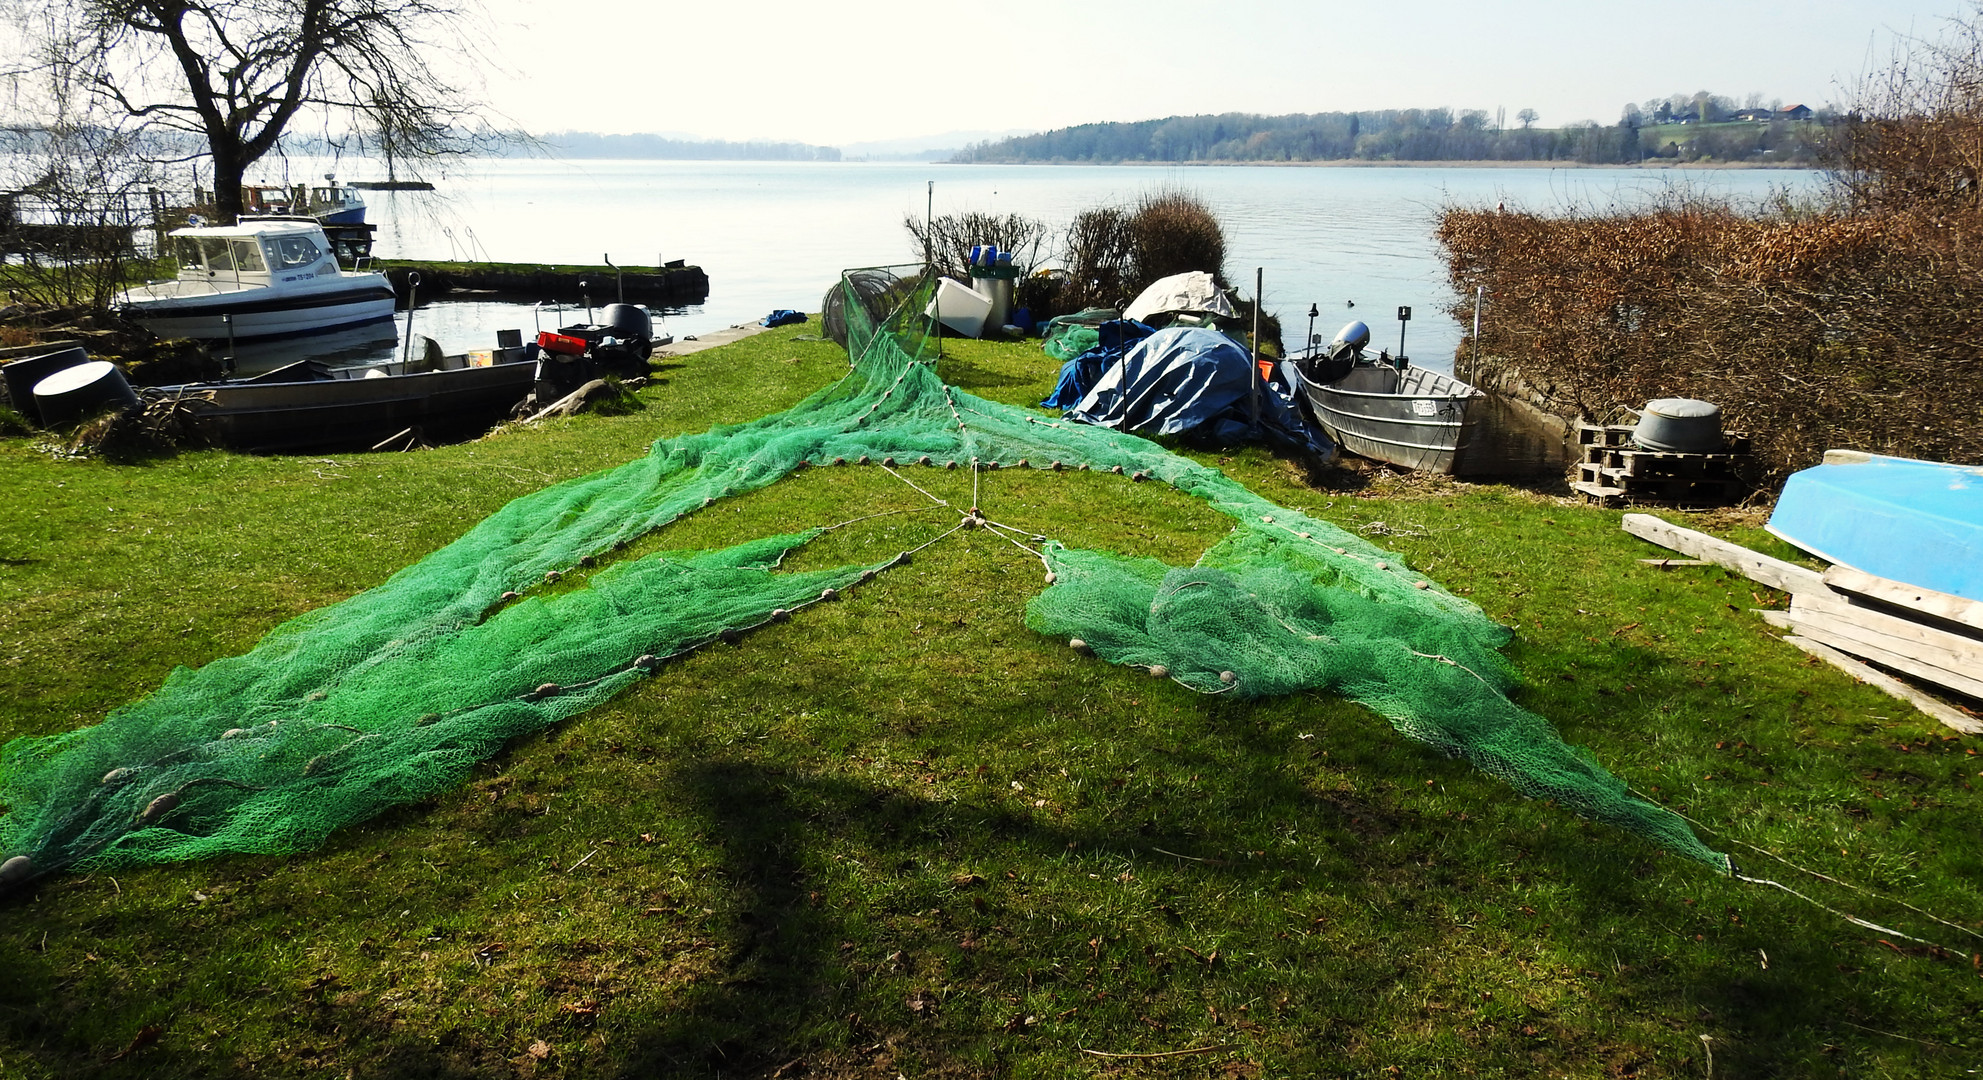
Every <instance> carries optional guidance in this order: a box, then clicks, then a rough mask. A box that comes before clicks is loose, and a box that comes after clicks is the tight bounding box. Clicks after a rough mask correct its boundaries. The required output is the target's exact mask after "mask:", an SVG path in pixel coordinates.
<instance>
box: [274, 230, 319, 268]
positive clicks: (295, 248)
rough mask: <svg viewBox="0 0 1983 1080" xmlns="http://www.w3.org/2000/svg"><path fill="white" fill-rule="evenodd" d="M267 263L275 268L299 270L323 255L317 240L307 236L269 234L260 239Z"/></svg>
mask: <svg viewBox="0 0 1983 1080" xmlns="http://www.w3.org/2000/svg"><path fill="white" fill-rule="evenodd" d="M262 246H263V247H264V248H266V249H267V251H268V256H269V265H270V266H273V267H275V268H276V269H277V270H300V269H302V268H303V267H306V266H309V265H310V264H311V263H314V262H316V261H317V260H318V259H321V258H323V257H324V251H323V249H322V248H320V247H318V246H317V242H316V241H315V240H313V239H311V238H310V237H307V236H271V237H268V238H267V239H265V240H263V241H262Z"/></svg>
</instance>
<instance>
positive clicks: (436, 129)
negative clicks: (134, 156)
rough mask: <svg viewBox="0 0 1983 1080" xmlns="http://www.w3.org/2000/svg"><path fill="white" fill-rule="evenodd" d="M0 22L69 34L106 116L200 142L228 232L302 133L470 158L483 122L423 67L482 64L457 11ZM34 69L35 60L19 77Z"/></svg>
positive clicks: (419, 4)
mask: <svg viewBox="0 0 1983 1080" xmlns="http://www.w3.org/2000/svg"><path fill="white" fill-rule="evenodd" d="M461 2H462V3H464V4H468V3H473V0H461ZM0 12H5V13H6V14H7V15H9V16H11V21H13V22H14V23H15V24H16V25H17V27H18V28H19V29H20V30H21V34H20V36H19V38H18V40H20V41H23V42H26V43H28V44H29V45H32V44H33V43H34V42H35V41H36V40H37V39H36V37H35V35H36V34H42V35H47V34H49V33H51V31H50V30H49V29H48V28H49V27H64V28H66V29H65V30H63V31H61V32H62V33H65V34H67V35H68V36H69V37H70V38H71V40H72V43H73V47H75V48H76V49H78V50H80V51H79V52H78V53H77V54H76V55H75V56H74V57H73V62H75V63H77V64H79V65H80V66H81V67H82V68H83V69H84V71H85V73H86V74H85V76H84V78H83V85H85V86H86V87H87V88H88V90H89V92H90V93H91V94H92V95H93V96H94V97H95V99H96V101H97V102H98V103H99V104H101V105H103V106H105V107H106V108H107V110H108V111H109V112H110V113H111V114H114V115H121V116H124V117H127V118H130V119H133V120H136V121H137V122H139V123H141V124H144V125H147V126H150V127H153V128H164V129H168V130H170V131H175V132H182V133H185V134H188V135H191V136H194V137H196V138H197V139H199V140H201V142H203V143H204V144H205V147H206V153H207V155H208V156H209V157H210V158H211V160H212V163H213V186H214V193H215V200H216V203H217V206H216V210H217V211H218V213H219V215H220V216H221V217H222V219H223V220H226V219H231V218H232V217H233V216H234V215H235V214H238V213H239V212H240V210H241V182H242V179H243V177H244V175H245V174H246V171H247V170H248V168H249V167H250V166H252V165H253V164H254V163H255V162H257V161H259V160H261V158H262V157H263V156H265V155H267V154H268V153H270V152H271V151H272V150H275V149H277V147H278V146H279V144H280V140H281V139H282V138H283V136H284V134H285V133H286V132H287V131H289V129H290V128H291V126H292V125H293V124H295V123H296V122H297V121H298V120H299V119H302V118H305V117H308V118H310V119H312V120H315V121H317V122H319V123H322V124H323V125H324V130H325V131H326V132H330V131H334V130H347V131H350V132H351V133H352V134H354V135H355V136H356V137H357V138H358V139H359V140H360V141H361V142H362V141H365V140H366V139H367V138H371V137H378V136H379V135H380V134H381V133H383V138H384V139H385V140H386V141H387V142H388V145H387V146H386V147H384V148H386V149H391V150H393V151H395V152H396V153H397V154H400V155H413V156H418V155H423V154H432V153H437V152H450V151H459V150H461V149H464V148H465V147H463V146H461V145H460V144H459V136H458V132H459V131H460V130H461V128H460V126H459V125H460V124H462V123H465V122H466V121H468V120H469V119H471V118H472V117H474V116H476V115H477V113H478V111H479V107H478V104H477V102H476V101H475V100H474V99H473V98H472V97H471V96H469V94H468V93H466V92H464V91H462V90H460V89H458V88H457V83H458V82H459V81H460V80H459V78H458V77H456V76H454V75H452V73H451V74H450V75H449V76H447V77H443V76H441V75H439V74H437V73H436V72H435V71H434V70H433V69H432V68H431V67H430V66H429V64H428V60H427V58H428V57H429V56H433V55H449V56H460V55H461V54H463V53H464V51H466V52H469V53H474V52H477V51H478V50H476V49H475V48H474V47H473V45H472V43H471V42H469V41H468V40H467V31H468V30H469V29H470V27H471V24H472V20H471V19H470V17H469V11H468V9H467V8H465V7H458V6H455V4H454V2H453V0H77V2H74V3H70V2H66V0H0ZM44 40H45V37H44ZM34 66H35V57H34V55H33V54H32V53H29V54H28V55H26V56H24V57H23V58H22V59H21V60H20V61H18V62H17V63H16V66H15V67H14V71H15V72H16V73H20V72H24V71H28V70H32V69H33V68H34ZM471 66H472V65H466V64H464V65H462V67H464V68H468V67H471ZM339 125H343V127H342V128H341V129H340V128H339ZM374 148H377V147H374Z"/></svg>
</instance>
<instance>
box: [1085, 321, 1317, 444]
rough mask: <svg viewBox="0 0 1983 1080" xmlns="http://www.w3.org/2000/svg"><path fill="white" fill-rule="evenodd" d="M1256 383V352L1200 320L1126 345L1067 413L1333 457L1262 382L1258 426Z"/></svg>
mask: <svg viewBox="0 0 1983 1080" xmlns="http://www.w3.org/2000/svg"><path fill="white" fill-rule="evenodd" d="M1131 325H1140V324H1131ZM1079 359H1080V358H1079V357H1077V358H1076V360H1079ZM1074 362H1075V361H1069V363H1074ZM1253 385H1254V375H1253V359H1252V357H1251V356H1249V355H1248V354H1247V351H1246V350H1245V349H1243V348H1241V347H1240V345H1239V343H1238V342H1236V341H1234V340H1233V339H1231V338H1229V337H1227V336H1226V335H1224V334H1221V333H1219V332H1218V331H1216V330H1208V329H1205V328H1204V327H1197V326H1173V327H1171V328H1169V329H1167V330H1158V331H1156V332H1154V333H1152V334H1150V335H1148V336H1147V337H1145V338H1143V339H1142V340H1141V341H1138V342H1136V343H1135V344H1134V345H1133V346H1131V347H1130V349H1129V350H1128V352H1127V353H1125V354H1124V355H1123V357H1122V360H1121V362H1119V363H1117V364H1115V365H1114V366H1112V367H1109V368H1107V369H1106V370H1104V371H1103V372H1102V373H1101V375H1100V376H1099V377H1098V378H1097V379H1096V380H1095V383H1094V385H1093V387H1092V388H1091V389H1090V390H1089V391H1088V393H1087V395H1086V396H1085V397H1083V398H1082V399H1081V401H1080V402H1079V403H1078V404H1077V405H1075V406H1074V407H1073V408H1072V409H1069V410H1067V412H1066V413H1065V414H1064V415H1065V416H1066V417H1067V419H1070V420H1077V421H1080V422H1081V423H1084V424H1095V425H1097V426H1099V427H1107V428H1115V429H1116V430H1118V431H1132V432H1135V433H1137V434H1139V435H1179V434H1182V435H1186V436H1188V437H1192V438H1197V439H1202V440H1204V441H1207V442H1211V443H1215V444H1219V445H1232V444H1236V443H1244V442H1268V443H1273V444H1275V445H1278V446H1282V447H1285V448H1287V449H1290V450H1295V451H1297V452H1302V453H1309V454H1314V455H1316V456H1318V457H1321V458H1323V459H1324V460H1327V459H1330V458H1333V457H1334V456H1335V452H1336V448H1335V444H1333V443H1331V442H1330V441H1329V437H1328V436H1327V435H1324V434H1323V433H1322V432H1321V431H1319V430H1317V429H1315V428H1313V427H1311V426H1309V424H1308V423H1307V422H1306V421H1305V420H1304V419H1303V418H1302V415H1301V412H1300V410H1298V409H1296V408H1295V407H1294V405H1293V404H1292V403H1291V402H1290V401H1289V400H1288V399H1287V398H1285V397H1282V396H1281V394H1280V393H1278V392H1277V391H1276V390H1275V389H1274V388H1273V387H1271V386H1269V385H1266V384H1264V383H1263V384H1262V385H1261V388H1260V420H1259V423H1258V425H1257V426H1256V425H1255V424H1254V422H1253V418H1252V404H1251V398H1252V394H1253Z"/></svg>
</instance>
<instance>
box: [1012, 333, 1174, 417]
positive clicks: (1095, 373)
mask: <svg viewBox="0 0 1983 1080" xmlns="http://www.w3.org/2000/svg"><path fill="white" fill-rule="evenodd" d="M1095 332H1096V333H1097V334H1099V335H1101V343H1100V344H1098V345H1096V346H1095V347H1094V348H1092V349H1089V350H1088V351H1087V352H1084V353H1082V354H1081V355H1079V356H1077V357H1075V358H1073V359H1072V360H1069V361H1068V362H1067V363H1065V364H1062V365H1061V366H1060V382H1059V383H1058V384H1057V385H1056V386H1055V387H1054V388H1053V393H1052V394H1050V395H1048V396H1047V399H1046V400H1045V401H1042V402H1040V407H1041V408H1045V409H1071V408H1073V407H1074V406H1076V405H1079V404H1080V403H1081V399H1082V398H1083V397H1086V396H1087V394H1088V389H1089V387H1092V386H1094V385H1095V380H1096V379H1099V378H1101V377H1102V372H1104V371H1107V370H1108V369H1109V368H1110V367H1112V366H1113V365H1114V364H1115V363H1116V362H1117V361H1119V360H1121V359H1122V356H1123V354H1124V353H1126V352H1128V351H1129V349H1130V347H1131V346H1133V345H1135V344H1136V343H1137V342H1139V341H1142V340H1143V339H1144V338H1146V337H1149V336H1150V335H1151V334H1154V333H1156V332H1157V331H1156V328H1155V327H1152V326H1145V325H1144V324H1142V323H1140V322H1130V321H1128V320H1126V319H1110V320H1109V321H1107V322H1105V323H1102V324H1100V325H1098V326H1096V327H1095Z"/></svg>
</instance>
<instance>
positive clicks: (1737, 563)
mask: <svg viewBox="0 0 1983 1080" xmlns="http://www.w3.org/2000/svg"><path fill="white" fill-rule="evenodd" d="M1624 526H1625V531H1626V532H1628V533H1631V534H1632V535H1634V536H1637V537H1640V538H1642V539H1645V540H1650V541H1652V542H1653V543H1655V544H1658V545H1660V546H1661V547H1665V548H1670V549H1672V550H1674V551H1678V552H1680V553H1682V554H1684V555H1691V556H1694V557H1695V558H1699V559H1703V560H1706V561H1707V562H1711V563H1714V564H1715V565H1717V566H1723V567H1726V568H1728V569H1730V570H1733V571H1735V572H1736V573H1739V574H1741V575H1743V576H1744V577H1747V578H1749V579H1750V580H1752V581H1756V582H1759V583H1761V584H1764V585H1767V586H1769V587H1770V588H1772V589H1777V590H1780V591H1782V592H1787V593H1789V594H1790V610H1789V611H1763V612H1760V614H1761V615H1762V617H1763V619H1764V620H1765V621H1767V622H1768V623H1769V624H1770V625H1772V626H1775V627H1779V628H1781V629H1785V630H1790V631H1792V632H1793V633H1792V636H1790V637H1787V638H1784V640H1785V641H1786V642H1788V643H1790V644H1791V645H1794V646H1796V647H1797V648H1799V649H1802V650H1804V651H1805V652H1807V653H1810V654H1811V655H1813V656H1816V657H1818V658H1819V659H1822V660H1824V661H1826V662H1827V663H1830V664H1831V665H1832V666H1834V667H1837V668H1839V669H1840V670H1843V671H1845V672H1847V673H1848V674H1850V675H1852V676H1853V677H1854V678H1857V679H1859V680H1860V681H1861V682H1866V683H1870V684H1872V685H1874V686H1877V687H1879V688H1880V689H1882V690H1885V691H1886V692H1888V693H1890V694H1892V695H1894V696H1895V697H1898V698H1901V699H1903V700H1905V701H1907V702H1909V703H1910V704H1912V705H1913V706H1914V707H1916V708H1918V709H1920V710H1921V711H1922V712H1924V713H1926V714H1928V715H1929V716H1932V717H1934V718H1935V719H1937V720H1940V721H1941V722H1942V723H1944V724H1947V725H1948V726H1949V727H1951V728H1954V729H1955V730H1957V731H1960V732H1963V733H1965V734H1970V735H1979V734H1983V720H1978V719H1977V717H1976V716H1975V715H1974V714H1972V713H1970V712H1967V711H1965V710H1963V709H1959V708H1957V707H1955V706H1953V705H1950V704H1949V703H1947V702H1944V701H1941V700H1939V699H1938V698H1935V697H1933V696H1931V695H1929V694H1926V693H1923V692H1922V691H1920V690H1917V689H1915V688H1914V687H1913V686H1911V685H1909V684H1908V683H1906V682H1903V681H1901V680H1900V679H1897V678H1895V677H1893V676H1892V675H1889V674H1887V671H1894V672H1899V673H1900V674H1902V675H1906V676H1907V677H1908V678H1910V679H1914V680H1918V681H1920V682H1922V683H1926V684H1929V685H1932V686H1937V687H1941V688H1944V689H1947V690H1951V691H1954V692H1955V693H1957V694H1960V695H1962V696H1965V697H1968V698H1972V699H1976V700H1983V602H1978V601H1975V600H1970V599H1966V598H1964V597H1960V596H1950V595H1949V594H1947V593H1940V592H1935V591H1933V590H1930V589H1923V588H1919V587H1917V586H1914V585H1907V584H1904V583H1902V582H1898V581H1891V580H1888V579H1887V578H1880V577H1874V576H1873V575H1871V574H1867V573H1864V572H1861V571H1858V570H1854V569H1852V568H1850V567H1846V566H1834V567H1831V568H1830V569H1828V570H1826V571H1824V572H1823V573H1819V572H1818V571H1816V570H1811V569H1809V568H1807V567H1802V566H1797V565H1795V564H1793V563H1787V562H1784V561H1782V560H1780V559H1773V558H1771V557H1770V556H1768V555H1764V554H1762V553H1761V552H1757V551H1751V550H1749V549H1748V548H1745V547H1742V546H1740V545H1738V544H1731V543H1729V542H1727V541H1726V540H1720V539H1717V538H1715V537H1712V536H1709V535H1707V534H1706V533H1700V532H1695V531H1694V530H1692V529H1684V528H1681V527H1680V526H1678V525H1673V524H1670V523H1668V522H1665V521H1661V520H1660V519H1658V518H1656V517H1652V516H1650V515H1648V514H1626V515H1625V519H1624ZM1869 662H1870V663H1869ZM1874 664H1877V665H1879V667H1878V668H1876V667H1873V666H1872V665H1874ZM1881 668H1884V669H1887V671H1882V670H1880V669H1881Z"/></svg>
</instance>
